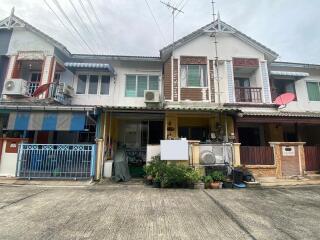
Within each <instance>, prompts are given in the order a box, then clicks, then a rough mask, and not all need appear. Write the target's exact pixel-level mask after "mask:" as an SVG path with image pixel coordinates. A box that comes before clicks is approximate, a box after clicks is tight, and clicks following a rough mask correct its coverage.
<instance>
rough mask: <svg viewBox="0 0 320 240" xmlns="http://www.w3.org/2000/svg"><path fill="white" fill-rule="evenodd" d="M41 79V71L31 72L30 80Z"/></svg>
mask: <svg viewBox="0 0 320 240" xmlns="http://www.w3.org/2000/svg"><path fill="white" fill-rule="evenodd" d="M40 80H41V73H39V72H36V73H32V74H31V82H40Z"/></svg>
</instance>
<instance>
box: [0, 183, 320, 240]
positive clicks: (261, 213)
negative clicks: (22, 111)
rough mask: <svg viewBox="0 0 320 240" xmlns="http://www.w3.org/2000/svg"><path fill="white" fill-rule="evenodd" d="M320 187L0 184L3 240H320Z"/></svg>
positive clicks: (0, 216) (0, 237)
mask: <svg viewBox="0 0 320 240" xmlns="http://www.w3.org/2000/svg"><path fill="white" fill-rule="evenodd" d="M319 223H320V186H304V187H294V188H293V187H290V188H276V189H246V190H205V191H201V190H171V189H152V188H147V187H143V186H137V185H129V186H119V185H117V186H106V185H98V186H78V187H66V188H61V187H53V186H50V187H41V186H8V185H7V186H0V239H1V240H4V239H24V240H26V239H99V240H100V239H319V236H320V227H319Z"/></svg>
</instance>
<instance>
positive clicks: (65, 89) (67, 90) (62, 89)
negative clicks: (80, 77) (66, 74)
mask: <svg viewBox="0 0 320 240" xmlns="http://www.w3.org/2000/svg"><path fill="white" fill-rule="evenodd" d="M58 88H59V90H58V91H59V93H60V94H64V95H67V96H69V97H72V96H73V95H74V88H73V87H72V86H70V85H68V84H66V83H59V86H58Z"/></svg>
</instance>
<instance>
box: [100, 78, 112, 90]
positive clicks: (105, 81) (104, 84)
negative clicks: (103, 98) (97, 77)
mask: <svg viewBox="0 0 320 240" xmlns="http://www.w3.org/2000/svg"><path fill="white" fill-rule="evenodd" d="M109 88H110V76H106V75H104V76H101V87H100V94H102V95H108V94H109Z"/></svg>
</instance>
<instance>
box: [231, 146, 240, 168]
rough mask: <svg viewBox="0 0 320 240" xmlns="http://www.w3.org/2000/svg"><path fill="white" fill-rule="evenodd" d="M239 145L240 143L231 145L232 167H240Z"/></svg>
mask: <svg viewBox="0 0 320 240" xmlns="http://www.w3.org/2000/svg"><path fill="white" fill-rule="evenodd" d="M240 145H241V143H233V158H234V162H233V163H234V164H233V165H234V167H238V166H240V165H241V156H240Z"/></svg>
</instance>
